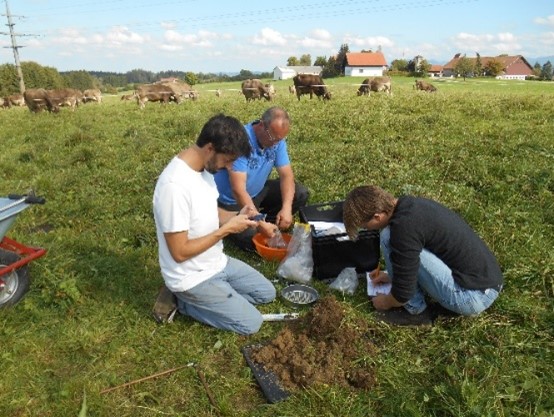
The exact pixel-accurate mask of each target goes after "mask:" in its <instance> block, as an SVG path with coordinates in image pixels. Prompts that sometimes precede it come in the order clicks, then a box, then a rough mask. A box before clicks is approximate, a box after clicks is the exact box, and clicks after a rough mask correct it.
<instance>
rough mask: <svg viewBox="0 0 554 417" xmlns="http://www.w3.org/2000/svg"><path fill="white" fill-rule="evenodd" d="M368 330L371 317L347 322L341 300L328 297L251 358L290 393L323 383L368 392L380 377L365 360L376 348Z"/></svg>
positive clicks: (255, 352) (288, 324)
mask: <svg viewBox="0 0 554 417" xmlns="http://www.w3.org/2000/svg"><path fill="white" fill-rule="evenodd" d="M368 332H369V324H368V323H367V322H366V321H364V320H357V321H350V320H346V317H345V311H344V308H343V307H342V306H341V304H340V303H339V302H338V301H337V300H336V299H335V297H334V296H327V297H324V298H322V299H321V300H320V301H319V302H318V303H317V304H316V305H315V306H314V308H313V309H312V310H310V312H308V314H306V315H305V316H304V317H303V318H301V319H300V320H298V321H296V322H294V323H287V325H286V327H284V328H283V330H281V332H280V333H279V334H278V335H277V337H275V339H273V340H272V341H271V342H269V343H268V344H266V345H263V346H261V347H260V348H259V349H257V350H255V351H253V352H252V355H251V356H252V360H253V361H254V362H256V363H259V364H261V365H263V367H264V369H265V370H266V371H271V372H274V373H275V375H276V376H277V378H278V379H279V383H280V384H281V385H282V386H283V388H284V389H286V390H288V391H294V390H298V389H300V388H304V387H308V386H313V387H315V386H318V385H320V386H321V385H324V386H341V387H347V388H355V389H362V390H368V389H370V388H371V387H372V386H373V384H374V382H375V377H374V374H373V372H372V371H373V369H371V365H370V364H369V363H366V362H367V361H364V360H363V358H365V357H368V356H373V355H374V354H376V352H377V349H376V347H375V345H374V344H373V343H372V342H371V341H370V340H369V338H368Z"/></svg>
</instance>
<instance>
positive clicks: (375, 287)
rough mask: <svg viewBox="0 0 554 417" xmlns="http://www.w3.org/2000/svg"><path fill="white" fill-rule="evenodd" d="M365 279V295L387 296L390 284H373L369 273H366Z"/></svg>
mask: <svg viewBox="0 0 554 417" xmlns="http://www.w3.org/2000/svg"><path fill="white" fill-rule="evenodd" d="M366 279H367V295H368V296H369V297H374V296H376V295H377V294H388V293H390V289H391V286H392V284H391V283H382V284H373V282H371V278H370V276H369V272H366Z"/></svg>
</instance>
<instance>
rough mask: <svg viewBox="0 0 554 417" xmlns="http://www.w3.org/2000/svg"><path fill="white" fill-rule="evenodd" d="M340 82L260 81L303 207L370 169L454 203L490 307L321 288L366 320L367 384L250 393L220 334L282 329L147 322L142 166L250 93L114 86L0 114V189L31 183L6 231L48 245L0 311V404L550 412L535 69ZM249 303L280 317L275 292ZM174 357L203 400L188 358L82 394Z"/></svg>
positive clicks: (552, 213) (150, 254) (148, 188)
mask: <svg viewBox="0 0 554 417" xmlns="http://www.w3.org/2000/svg"><path fill="white" fill-rule="evenodd" d="M360 81H361V80H360V79H351V78H342V79H340V80H329V81H328V84H329V88H330V90H331V91H332V92H333V99H332V100H331V101H330V102H328V103H323V102H321V101H318V100H316V99H313V100H311V101H310V100H309V99H307V97H306V96H304V97H303V99H302V100H301V101H300V102H298V101H297V100H296V98H295V97H293V96H291V95H289V94H288V92H287V86H288V85H289V84H291V82H290V80H289V81H278V82H276V83H275V86H276V88H277V92H278V96H277V98H276V104H278V105H282V106H284V107H285V108H286V109H287V110H288V111H289V113H290V114H291V117H292V120H293V126H292V129H291V133H290V135H289V138H288V146H289V151H290V154H291V158H292V161H293V167H294V170H295V174H296V177H297V179H298V180H299V181H300V182H302V183H303V184H305V185H306V186H307V187H308V188H309V189H310V192H311V199H310V201H311V202H312V203H318V202H327V201H336V200H341V199H343V198H344V196H345V194H346V193H347V192H348V191H349V190H350V189H351V188H353V187H354V186H357V185H361V184H368V183H376V184H379V185H381V186H382V187H383V188H385V189H387V190H389V191H391V192H393V193H394V194H397V195H399V194H402V193H411V194H415V195H420V196H427V197H431V198H434V199H437V200H439V201H441V202H443V203H444V204H446V205H447V206H449V207H451V208H453V209H454V210H456V211H457V212H459V213H460V214H461V215H462V216H463V217H464V218H465V219H466V220H467V221H468V222H469V223H470V224H471V225H472V226H473V227H474V228H475V229H476V230H477V232H478V233H479V234H480V235H481V236H482V237H483V239H484V240H485V241H486V242H487V243H488V244H489V246H490V247H491V248H492V250H493V251H494V252H495V254H496V255H497V257H498V259H499V262H500V264H501V266H502V269H503V271H504V274H505V279H506V285H505V289H504V291H503V292H502V294H501V295H500V297H499V299H498V300H497V302H496V303H495V304H494V305H493V306H492V308H491V309H490V310H488V311H487V312H486V313H484V314H483V315H481V316H478V317H476V318H458V319H454V320H450V321H444V322H440V323H439V324H438V325H436V326H434V327H433V328H431V329H407V328H394V327H388V326H386V325H383V324H380V323H377V322H375V320H374V316H373V312H372V308H371V307H370V303H368V301H367V300H366V297H365V296H364V287H365V283H364V282H361V285H360V287H359V288H358V291H357V293H356V294H355V295H354V296H353V297H348V296H347V297H342V296H339V295H337V296H338V298H339V299H340V300H341V302H342V304H343V305H344V308H345V309H346V310H347V312H348V317H351V318H363V319H365V320H367V321H369V322H371V323H373V330H372V335H371V337H372V338H374V341H375V344H376V346H377V347H378V354H377V355H369V354H368V356H366V357H363V358H360V360H361V361H364V362H365V363H367V364H368V366H371V367H372V369H373V370H374V373H375V376H376V381H377V382H376V386H375V387H374V388H373V389H372V390H371V391H369V392H363V393H361V392H354V391H348V390H345V389H342V388H338V387H333V386H325V387H314V388H310V389H306V390H305V391H302V392H299V393H297V394H295V395H293V396H292V397H290V398H289V399H288V400H287V401H285V402H282V403H278V404H274V405H268V404H267V403H266V401H265V400H264V398H263V396H262V394H261V392H260V390H259V389H258V387H257V385H256V383H255V381H254V379H253V377H252V374H251V372H250V369H249V368H248V367H247V366H246V364H245V362H244V359H243V357H242V354H241V352H240V348H241V347H242V346H244V345H246V344H250V343H253V342H257V341H263V340H267V339H270V338H272V337H273V336H275V335H276V334H277V333H278V331H279V329H280V328H281V326H282V324H279V323H266V324H264V325H263V327H262V330H261V331H260V333H258V334H256V335H254V336H251V337H248V338H247V337H241V336H237V335H235V334H231V333H226V332H222V331H218V330H215V329H212V328H208V327H206V326H203V325H201V324H199V323H197V322H193V321H192V320H190V319H188V318H183V317H180V318H178V319H177V320H176V321H175V322H174V323H172V324H170V325H165V326H158V325H157V324H156V323H155V322H154V321H153V320H152V319H151V317H150V309H151V307H152V305H153V302H154V298H155V296H156V294H157V291H158V288H159V287H160V285H161V284H162V279H161V276H160V273H159V268H158V264H157V247H156V237H155V229H154V224H153V219H152V211H151V201H152V192H153V189H154V185H155V182H156V179H157V176H158V175H159V173H160V172H161V171H162V169H163V168H164V166H165V165H166V164H167V162H168V161H169V160H170V158H171V157H172V156H173V155H174V154H175V153H177V152H178V151H179V150H180V149H181V148H183V147H185V146H188V145H189V144H191V143H193V142H194V140H195V139H196V136H197V134H198V132H199V131H200V128H201V126H202V125H203V124H204V122H205V121H206V120H207V119H208V117H209V116H211V115H212V114H214V113H217V112H225V113H227V114H231V115H234V116H236V117H238V118H239V119H240V120H241V121H243V122H245V123H246V122H248V121H250V120H252V119H254V118H257V117H259V116H260V115H261V113H262V112H263V111H264V110H265V109H266V108H267V106H268V104H267V103H265V102H253V103H249V104H247V103H245V100H244V97H242V96H239V94H238V93H237V90H238V88H239V83H228V84H207V85H198V86H196V88H197V89H198V91H200V99H199V100H198V101H197V102H190V101H187V102H184V103H182V104H180V105H167V106H160V105H158V104H151V103H149V104H147V106H146V108H145V109H144V110H142V111H141V110H139V109H138V107H137V105H136V103H134V102H121V101H120V100H119V97H116V96H112V97H105V102H104V103H103V104H101V105H95V104H87V105H84V106H81V107H80V108H78V109H77V110H76V111H75V112H74V113H72V112H70V111H68V110H67V109H62V111H61V112H60V113H59V114H48V113H42V114H31V113H30V112H29V111H28V110H27V109H26V108H21V109H10V110H5V111H0V144H1V152H0V175H1V179H2V180H1V182H0V195H7V194H9V193H25V192H27V191H28V190H29V189H34V190H35V191H36V192H37V194H39V195H42V196H44V197H46V199H47V203H46V205H44V206H37V207H32V208H30V209H29V210H27V211H25V212H24V213H22V214H21V215H20V217H19V218H18V220H17V221H16V223H15V225H14V226H13V228H12V229H11V230H10V232H9V233H8V236H10V237H12V238H15V239H16V240H19V241H21V242H23V243H26V244H31V245H36V246H43V247H45V248H47V249H48V254H47V255H46V256H45V257H43V258H41V259H40V260H37V261H35V262H33V263H32V264H31V268H30V269H31V275H32V277H33V282H32V285H31V291H30V292H29V294H28V295H27V297H26V298H25V299H24V300H23V301H22V302H21V303H19V304H18V305H17V306H16V307H14V308H11V309H6V310H2V311H1V312H0V341H1V346H2V347H1V354H0V356H1V358H2V359H1V364H2V365H1V366H2V371H1V377H0V416H6V417H12V416H41V417H45V416H52V417H58V416H76V415H78V414H79V412H80V411H82V414H81V415H87V416H133V417H136V416H299V415H302V416H305V417H308V416H314V417H315V416H318V417H319V416H360V417H362V416H364V417H365V416H379V417H381V416H453V417H454V416H456V417H458V416H467V417H469V416H472V417H473V416H475V417H477V416H541V417H546V416H552V415H554V356H553V350H554V334H553V333H554V332H553V324H554V312H553V307H554V303H553V297H554V282H553V280H552V275H553V273H554V251H553V247H554V173H553V169H552V167H553V166H554V83H541V82H519V81H510V82H509V81H496V80H480V79H479V80H478V79H468V80H467V81H465V82H464V81H462V80H444V81H435V82H434V83H435V85H436V86H437V87H438V92H437V93H436V94H427V93H422V92H416V91H414V90H413V89H412V84H413V79H410V78H398V79H394V80H393V93H394V94H393V96H391V97H388V96H384V95H372V96H371V97H369V98H367V97H356V94H355V92H356V89H357V86H356V85H355V84H357V83H359V82H360ZM216 88H221V89H223V90H224V95H223V97H221V98H219V99H218V98H216V96H215V93H214V92H213V90H215V89H216ZM226 251H227V252H228V253H229V254H231V255H233V256H236V257H239V258H241V259H243V260H245V261H247V262H248V263H250V264H252V265H253V266H254V267H256V268H258V269H260V270H261V271H263V272H264V273H265V274H266V275H267V276H268V277H270V278H274V277H275V270H276V266H277V265H276V264H272V263H267V262H263V261H261V260H260V258H258V257H257V256H254V255H247V254H243V253H239V252H237V251H236V250H235V249H234V248H233V247H232V245H231V244H227V245H226ZM314 285H315V286H316V287H317V288H318V290H319V291H320V293H322V294H327V293H329V290H328V289H327V288H326V287H325V286H324V285H322V284H321V283H319V282H315V283H314ZM276 286H277V287H278V289H279V288H280V284H279V283H276ZM261 310H262V311H263V312H264V313H266V312H267V313H274V312H280V311H283V312H285V311H290V310H289V309H288V308H287V307H286V306H285V305H283V304H282V303H281V302H280V301H276V302H275V303H273V304H271V305H267V306H263V307H261ZM190 362H195V363H198V364H199V366H200V367H201V369H202V370H203V372H204V374H205V375H206V379H207V383H208V384H209V386H210V388H211V390H212V391H213V393H214V397H215V400H216V402H217V404H218V407H217V408H215V407H213V406H212V405H210V402H209V401H208V398H207V395H206V391H205V389H204V387H203V385H202V383H201V382H200V381H199V379H198V376H197V374H196V372H195V371H194V370H193V368H184V369H181V370H179V371H176V372H174V373H171V374H168V375H165V376H162V377H159V378H157V379H152V380H148V381H144V382H141V383H137V384H135V385H132V386H129V387H126V388H121V389H117V390H115V391H112V392H109V393H106V394H101V393H100V392H101V391H102V390H104V389H106V388H109V387H113V386H117V385H121V384H124V383H126V382H128V381H133V380H136V379H139V378H143V377H146V376H148V375H152V374H155V373H157V372H160V371H164V370H168V369H171V368H175V367H178V366H182V365H186V364H188V363H190ZM84 405H86V409H87V411H86V412H85V411H84V409H85V407H84Z"/></svg>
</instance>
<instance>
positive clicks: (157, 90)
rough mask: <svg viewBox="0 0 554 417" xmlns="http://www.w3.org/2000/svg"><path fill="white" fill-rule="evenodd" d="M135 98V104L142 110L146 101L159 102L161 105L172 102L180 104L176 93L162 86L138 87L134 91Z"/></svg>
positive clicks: (148, 85)
mask: <svg viewBox="0 0 554 417" xmlns="http://www.w3.org/2000/svg"><path fill="white" fill-rule="evenodd" d="M135 97H136V99H137V104H138V105H139V107H140V108H141V109H143V108H144V106H145V105H146V102H148V101H151V102H156V101H159V102H160V103H162V104H166V103H169V102H170V101H174V102H176V103H180V102H181V98H180V97H179V95H178V93H176V92H175V91H173V89H172V88H170V87H168V86H167V85H164V84H144V85H140V86H138V87H137V88H136V90H135Z"/></svg>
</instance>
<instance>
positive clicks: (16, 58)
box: [0, 0, 33, 94]
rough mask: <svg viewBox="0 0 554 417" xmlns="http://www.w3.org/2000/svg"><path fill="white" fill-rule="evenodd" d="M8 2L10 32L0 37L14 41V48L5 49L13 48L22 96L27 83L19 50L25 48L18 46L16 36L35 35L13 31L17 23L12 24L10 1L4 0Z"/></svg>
mask: <svg viewBox="0 0 554 417" xmlns="http://www.w3.org/2000/svg"><path fill="white" fill-rule="evenodd" d="M4 1H5V2H6V17H7V18H8V24H7V25H6V26H8V27H9V29H10V32H9V33H6V32H0V35H9V36H10V38H11V40H12V46H5V47H4V48H11V49H12V50H13V57H14V59H15V69H16V71H17V77H18V78H19V90H20V92H21V94H23V93H24V92H25V81H24V80H23V71H21V64H20V63H19V51H18V50H19V48H23V46H19V45H17V40H16V36H33V35H20V34H16V33H15V32H14V31H13V27H14V25H15V23H12V15H11V14H10V8H9V6H8V0H4Z"/></svg>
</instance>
